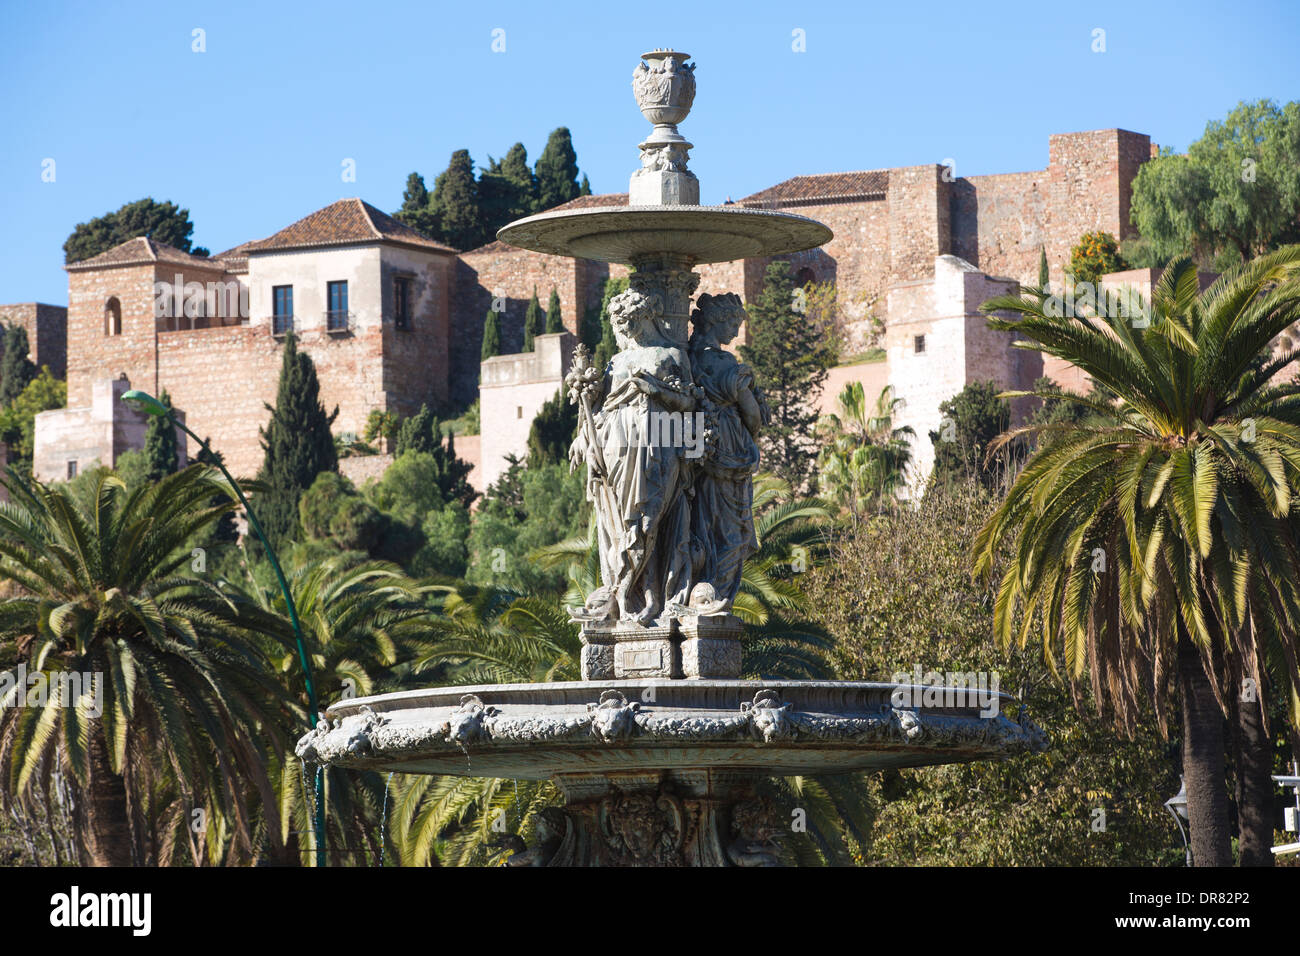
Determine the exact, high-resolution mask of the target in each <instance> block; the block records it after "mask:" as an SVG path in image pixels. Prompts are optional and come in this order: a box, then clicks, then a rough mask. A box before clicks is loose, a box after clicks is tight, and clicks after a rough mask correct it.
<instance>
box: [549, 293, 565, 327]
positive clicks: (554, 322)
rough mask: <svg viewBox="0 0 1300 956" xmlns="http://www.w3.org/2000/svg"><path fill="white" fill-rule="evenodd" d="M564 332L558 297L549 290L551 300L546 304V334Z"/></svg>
mask: <svg viewBox="0 0 1300 956" xmlns="http://www.w3.org/2000/svg"><path fill="white" fill-rule="evenodd" d="M563 331H564V316H562V315H560V295H559V293H558V292H556V291H555V290H554V289H552V290H551V298H550V299H549V300H548V301H547V303H546V332H547V334H550V333H552V332H563Z"/></svg>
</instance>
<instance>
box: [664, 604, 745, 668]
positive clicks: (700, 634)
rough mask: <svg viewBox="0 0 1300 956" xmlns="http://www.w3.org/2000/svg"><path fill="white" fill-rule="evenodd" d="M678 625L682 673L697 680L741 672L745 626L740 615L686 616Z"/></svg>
mask: <svg viewBox="0 0 1300 956" xmlns="http://www.w3.org/2000/svg"><path fill="white" fill-rule="evenodd" d="M679 629H680V632H681V637H682V644H681V655H682V676H684V677H688V678H693V679H696V680H698V679H700V678H723V677H739V676H740V670H741V658H740V635H741V632H742V631H743V630H744V627H743V625H742V624H741V622H740V619H739V618H736V617H734V616H732V615H730V614H720V615H714V616H699V617H693V618H685V619H683V620H682V621H681V622H680V624H679Z"/></svg>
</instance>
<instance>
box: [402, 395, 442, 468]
mask: <svg viewBox="0 0 1300 956" xmlns="http://www.w3.org/2000/svg"><path fill="white" fill-rule="evenodd" d="M441 434H442V427H441V425H440V424H439V423H438V419H437V416H435V415H434V414H433V412H431V411H429V406H428V405H421V406H420V410H419V411H418V412H416V413H415V414H414V415H412V416H411V417H410V418H408V419H407V420H406V421H404V422H402V426H401V427H400V428H399V429H398V430H397V447H396V448H395V449H394V454H395V455H396V456H398V457H401V456H402V455H405V454H406V453H407V452H408V451H416V452H424V453H425V454H426V455H431V454H433V449H434V445H435V443H436V442H437V441H439V440H441ZM435 435H437V436H438V438H436V439H435V438H434V436H435Z"/></svg>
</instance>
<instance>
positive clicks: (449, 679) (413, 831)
mask: <svg viewBox="0 0 1300 956" xmlns="http://www.w3.org/2000/svg"><path fill="white" fill-rule="evenodd" d="M441 590H442V592H443V605H442V611H443V614H442V616H441V617H439V618H435V619H434V620H433V621H432V622H431V623H430V624H429V625H428V627H429V632H430V634H429V637H428V639H427V640H426V641H425V642H424V643H423V645H422V646H421V647H420V649H419V651H418V653H417V654H416V656H415V658H414V660H413V662H412V673H413V675H427V674H429V673H431V672H434V671H436V672H438V673H439V675H440V679H441V680H442V681H443V682H445V683H450V684H484V683H487V684H496V683H521V682H531V681H539V682H540V681H555V680H577V679H578V678H579V676H580V669H579V664H578V660H579V655H580V651H581V644H580V642H579V640H578V628H577V625H576V624H574V623H573V622H572V621H570V620H569V616H568V615H567V614H566V613H565V612H564V611H563V610H562V609H561V608H559V607H557V606H556V605H554V604H551V603H549V602H547V601H543V600H541V599H539V598H534V597H520V596H518V595H516V594H513V593H512V592H509V591H504V590H501V589H498V588H491V587H486V588H476V587H473V586H470V585H466V586H463V587H459V588H454V587H447V588H442V589H441ZM559 800H560V795H559V793H558V791H557V790H556V789H555V787H554V785H552V784H551V783H549V782H546V781H537V780H505V779H500V778H487V777H434V776H408V777H404V778H403V780H402V781H401V784H400V787H399V793H398V795H397V798H396V800H395V801H394V803H393V826H392V833H393V841H394V843H395V844H396V846H397V849H398V853H399V855H400V857H401V859H402V861H403V863H405V864H407V865H409V866H427V865H429V864H431V863H434V864H436V863H437V862H438V861H439V859H440V858H441V859H442V860H444V861H446V862H448V863H453V864H456V865H462V866H463V865H467V864H471V863H480V864H481V863H486V862H488V861H489V860H490V859H491V858H492V856H493V850H494V844H495V843H496V842H497V841H498V840H499V838H500V837H501V836H502V835H503V834H504V833H507V832H511V833H518V834H519V835H520V836H527V835H528V834H530V833H531V829H532V825H533V821H534V819H535V817H536V814H537V813H538V812H540V811H541V810H542V809H544V808H545V807H548V806H553V805H555V804H557V803H558V802H559Z"/></svg>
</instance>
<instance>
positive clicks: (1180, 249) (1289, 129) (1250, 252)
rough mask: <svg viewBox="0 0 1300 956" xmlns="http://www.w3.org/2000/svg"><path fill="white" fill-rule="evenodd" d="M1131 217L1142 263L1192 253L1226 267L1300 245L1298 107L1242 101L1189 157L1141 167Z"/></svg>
mask: <svg viewBox="0 0 1300 956" xmlns="http://www.w3.org/2000/svg"><path fill="white" fill-rule="evenodd" d="M1131 218H1132V221H1133V224H1134V225H1135V226H1137V228H1138V231H1139V232H1140V233H1141V234H1142V239H1141V240H1140V241H1139V242H1137V243H1135V250H1136V251H1135V252H1133V253H1132V255H1133V257H1134V258H1135V259H1137V260H1138V261H1139V262H1140V264H1141V265H1143V266H1163V265H1165V264H1167V263H1168V262H1169V261H1170V260H1171V259H1173V258H1174V257H1176V256H1179V255H1184V254H1188V255H1192V256H1193V257H1194V258H1195V260H1196V262H1197V264H1198V265H1199V266H1200V267H1201V268H1213V269H1217V270H1222V269H1224V268H1226V267H1228V266H1230V265H1233V264H1236V263H1240V262H1242V261H1243V260H1245V259H1249V258H1251V257H1253V256H1256V255H1259V254H1261V253H1265V252H1269V251H1271V250H1274V249H1277V248H1279V247H1281V246H1283V245H1287V244H1289V243H1294V242H1300V102H1290V103H1287V104H1286V105H1285V106H1278V105H1277V104H1275V103H1274V102H1273V101H1272V100H1258V101H1256V102H1253V103H1247V102H1241V103H1238V104H1237V106H1236V107H1234V108H1233V109H1232V111H1231V112H1229V113H1228V115H1227V116H1226V117H1225V118H1224V119H1222V120H1213V121H1211V122H1210V123H1209V124H1208V125H1207V126H1206V127H1205V133H1204V134H1203V135H1202V136H1201V138H1200V139H1198V140H1196V142H1194V143H1192V144H1191V145H1190V146H1189V147H1188V148H1187V153H1186V154H1185V155H1175V154H1174V153H1173V151H1172V150H1164V151H1162V152H1161V154H1160V156H1158V157H1157V158H1155V159H1152V160H1150V161H1149V162H1146V163H1143V164H1142V166H1141V168H1140V169H1139V170H1138V174H1137V178H1136V179H1135V180H1134V181H1133V203H1132V213H1131ZM1126 254H1128V253H1126Z"/></svg>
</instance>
